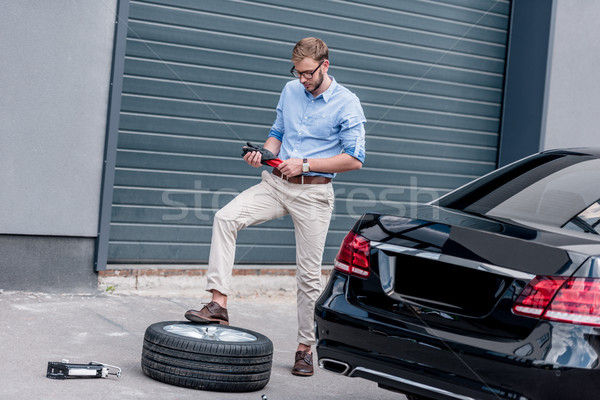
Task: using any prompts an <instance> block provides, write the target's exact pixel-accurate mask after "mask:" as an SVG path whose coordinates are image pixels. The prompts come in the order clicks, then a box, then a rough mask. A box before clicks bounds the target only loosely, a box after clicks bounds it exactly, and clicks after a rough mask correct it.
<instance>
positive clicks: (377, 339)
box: [315, 274, 600, 400]
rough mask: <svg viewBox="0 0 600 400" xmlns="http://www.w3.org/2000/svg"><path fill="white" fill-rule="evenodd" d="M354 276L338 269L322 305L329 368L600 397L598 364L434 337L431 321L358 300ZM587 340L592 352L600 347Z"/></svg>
mask: <svg viewBox="0 0 600 400" xmlns="http://www.w3.org/2000/svg"><path fill="white" fill-rule="evenodd" d="M346 279H347V277H346V276H345V275H342V274H334V275H332V280H331V281H330V283H329V285H328V288H327V290H326V291H325V292H324V294H323V295H322V296H321V298H320V299H319V301H318V303H317V306H316V309H315V321H316V329H317V351H318V356H319V365H320V366H322V368H324V369H326V370H329V371H332V372H336V373H341V374H344V375H346V376H350V377H361V378H365V379H369V380H371V381H375V382H377V383H379V384H380V385H381V386H384V387H386V388H392V389H395V390H398V391H401V392H404V393H414V394H420V395H423V396H428V397H432V398H435V399H476V400H487V399H490V400H498V399H511V400H552V399H560V400H564V399H597V398H598V393H600V379H599V378H600V372H599V370H598V369H596V368H598V365H597V363H595V364H594V365H590V366H589V368H565V367H563V366H560V365H558V361H557V364H556V365H552V364H549V362H548V360H547V359H545V360H533V359H531V358H529V359H527V358H523V357H516V356H515V355H514V354H504V353H502V352H493V351H490V350H489V349H482V348H481V347H475V346H472V345H468V344H465V342H464V341H463V342H462V343H459V342H457V341H453V340H452V339H451V338H449V337H451V335H450V336H449V337H444V338H442V337H440V336H437V337H436V336H432V334H431V331H428V330H427V329H426V328H425V327H422V326H416V325H410V324H409V323H404V322H402V321H398V320H393V321H390V320H387V319H385V318H384V317H381V316H378V315H376V314H374V313H373V312H371V311H370V310H366V309H363V308H361V307H359V306H356V305H354V304H351V303H350V302H348V301H347V299H346V296H345V293H343V292H344V291H343V289H342V288H343V287H345V284H344V283H345V280H346ZM551 328H552V327H550V328H549V330H550V334H551V333H552V329H551ZM586 343H587V342H586ZM571 344H572V343H571ZM565 345H570V344H569V343H565ZM587 347H588V348H586V349H584V350H585V351H586V352H589V351H595V349H594V348H592V347H591V346H589V345H588V346H587Z"/></svg>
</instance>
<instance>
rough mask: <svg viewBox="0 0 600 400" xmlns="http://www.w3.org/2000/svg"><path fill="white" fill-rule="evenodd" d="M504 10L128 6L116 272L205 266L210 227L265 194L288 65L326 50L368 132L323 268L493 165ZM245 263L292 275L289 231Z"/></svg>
mask: <svg viewBox="0 0 600 400" xmlns="http://www.w3.org/2000/svg"><path fill="white" fill-rule="evenodd" d="M509 10H510V2H509V1H496V0H436V1H434V0H431V1H417V0H404V1H397V0H362V1H323V0H305V1H302V2H298V1H293V0H261V1H229V0H202V1H197V0H156V1H131V4H130V19H129V31H128V32H129V33H128V40H127V48H126V61H125V76H124V84H123V94H122V108H121V117H120V118H121V119H120V129H119V143H118V154H117V167H116V174H115V187H114V200H113V209H112V222H111V233H110V244H109V262H112V263H116V262H138V261H139V262H181V263H185V262H205V261H206V260H207V258H208V251H209V247H210V236H211V225H212V217H213V215H214V213H215V212H216V210H218V209H219V208H220V207H222V206H223V205H224V204H226V203H227V202H228V201H229V200H230V199H231V198H232V197H233V196H234V195H235V194H236V193H238V192H240V191H242V190H243V189H245V188H247V187H249V186H251V185H252V184H255V183H257V182H258V181H259V175H260V171H259V170H256V169H254V168H251V167H248V166H247V165H246V164H245V163H244V161H243V160H242V159H241V157H240V154H241V147H242V145H243V143H244V142H245V141H247V140H249V141H253V142H256V143H263V142H264V140H265V138H266V135H267V133H268V130H269V128H270V126H271V124H272V122H273V120H274V118H275V111H274V109H275V106H276V104H277V100H278V98H279V93H280V90H281V89H282V88H283V86H284V84H285V83H286V82H287V81H288V80H289V79H292V78H291V76H290V75H289V73H288V71H289V69H290V67H291V62H290V54H291V49H292V47H293V45H294V43H295V42H296V41H297V40H298V39H300V38H302V37H305V36H317V37H320V38H322V39H324V40H325V41H326V42H327V44H328V45H329V47H330V59H331V65H332V66H331V68H330V74H331V75H333V76H335V78H336V79H337V81H338V82H340V83H342V84H344V85H345V86H346V87H348V88H349V89H350V90H352V91H354V92H355V93H356V94H357V95H358V97H359V98H360V99H361V102H362V104H363V107H364V110H365V114H366V116H367V119H368V121H369V122H368V124H367V126H366V131H367V158H366V163H365V165H364V167H363V168H362V169H361V170H360V171H353V172H350V173H345V174H340V175H338V177H337V178H336V180H335V183H334V188H335V191H336V195H337V200H336V210H335V215H334V218H333V221H332V224H331V229H330V233H329V236H328V240H327V247H326V251H325V255H324V262H326V263H330V262H332V260H333V257H334V256H335V253H336V252H337V249H338V247H339V244H340V242H341V239H342V237H343V235H345V233H346V232H347V230H348V228H349V227H351V226H352V224H353V222H354V221H355V219H356V217H357V216H358V215H359V214H361V213H362V212H364V211H367V210H370V209H376V208H379V207H380V206H390V207H392V208H394V209H396V210H399V211H402V210H403V208H404V205H405V203H406V202H410V201H415V200H417V201H427V200H430V199H431V198H432V197H433V196H436V195H441V194H443V193H446V192H447V191H448V190H450V189H452V188H455V187H457V186H459V185H461V184H464V183H466V182H467V181H469V180H471V179H473V178H475V177H477V176H480V175H482V174H484V173H486V172H488V171H490V170H492V169H494V168H495V166H496V151H497V143H498V132H499V122H500V111H501V99H502V85H503V79H504V64H505V54H506V43H507V29H508V21H509ZM236 258H237V262H238V263H255V262H261V263H293V262H294V259H295V252H294V234H293V225H292V223H291V221H290V219H289V218H285V219H282V220H276V221H272V222H269V223H266V224H263V225H260V226H256V227H251V228H248V229H246V230H244V231H242V232H241V233H240V235H239V238H238V250H237V256H236Z"/></svg>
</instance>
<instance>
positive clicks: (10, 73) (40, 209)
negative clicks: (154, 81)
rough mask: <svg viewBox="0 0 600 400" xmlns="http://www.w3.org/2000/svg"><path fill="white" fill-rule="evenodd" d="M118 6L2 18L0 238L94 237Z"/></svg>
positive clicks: (39, 7)
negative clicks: (1, 236)
mask: <svg viewBox="0 0 600 400" xmlns="http://www.w3.org/2000/svg"><path fill="white" fill-rule="evenodd" d="M115 10H116V0H102V1H71V0H46V1H39V0H19V1H8V2H4V3H3V5H2V12H1V13H0V37H2V40H1V41H0V54H1V57H0V87H1V88H2V92H1V93H2V95H1V96H0V121H2V123H1V124H0V171H1V172H0V209H1V210H2V212H1V213H0V234H19V235H51V236H77V237H95V236H97V232H98V208H99V199H100V184H101V178H102V165H103V152H104V140H105V128H106V110H107V106H108V92H109V80H110V70H111V61H112V48H113V35H114V28H115V24H114V21H115Z"/></svg>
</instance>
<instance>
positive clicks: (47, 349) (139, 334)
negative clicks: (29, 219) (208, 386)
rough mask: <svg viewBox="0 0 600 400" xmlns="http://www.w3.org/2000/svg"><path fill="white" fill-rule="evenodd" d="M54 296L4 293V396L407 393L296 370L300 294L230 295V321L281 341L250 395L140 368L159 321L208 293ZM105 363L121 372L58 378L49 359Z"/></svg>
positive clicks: (0, 301)
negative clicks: (171, 380) (176, 382)
mask: <svg viewBox="0 0 600 400" xmlns="http://www.w3.org/2000/svg"><path fill="white" fill-rule="evenodd" d="M112 289H114V288H112V287H110V288H109V290H106V288H103V290H100V289H99V290H98V291H97V292H92V293H83V294H51V293H27V292H11V291H2V292H0V320H1V321H2V329H0V354H1V356H2V357H1V360H2V362H1V363H0V399H36V400H37V399H57V400H58V399H60V400H82V399H119V400H127V399H161V400H162V399H164V400H169V399H178V400H185V399H207V400H217V399H218V400H227V399H229V400H237V399H250V400H261V398H262V396H263V395H264V396H266V398H267V399H268V400H284V399H292V400H295V399H332V400H333V399H336V400H337V399H347V400H352V399H357V400H358V399H361V400H362V399H374V400H379V399H381V400H386V399H395V400H403V399H404V396H402V395H400V394H397V393H393V392H390V391H386V390H383V389H380V388H378V387H377V385H376V384H375V383H373V382H370V381H366V380H363V379H360V378H348V377H344V376H338V375H336V374H333V373H331V372H328V371H324V370H320V369H319V368H316V371H315V375H314V376H312V377H296V376H294V375H292V374H291V373H290V371H291V367H292V363H293V359H294V353H295V350H296V342H295V338H296V306H295V297H294V296H292V295H290V294H289V293H283V294H282V293H280V292H274V293H271V294H269V293H264V292H263V293H260V294H256V295H251V294H248V295H243V296H236V297H231V298H230V300H229V307H228V308H229V316H230V319H231V324H232V325H234V326H238V327H243V328H247V329H251V330H253V331H256V332H260V333H262V334H264V335H266V336H267V337H269V338H270V339H271V341H272V342H273V345H274V354H273V367H272V372H271V378H270V381H269V383H268V384H267V386H266V387H265V388H264V389H263V390H261V391H259V392H252V393H222V392H209V391H203V390H195V389H187V388H182V387H178V386H172V385H169V384H166V383H162V382H159V381H156V380H153V379H151V378H149V377H147V376H146V375H145V374H144V373H143V372H142V369H141V367H140V360H141V352H142V343H143V338H144V332H145V330H146V328H147V327H148V326H149V325H151V324H153V323H155V322H161V321H183V320H184V318H183V313H184V312H185V310H187V309H189V308H197V307H199V306H201V303H202V302H203V301H206V300H208V297H207V296H206V295H205V294H202V293H199V294H198V295H196V294H193V295H191V294H190V293H189V292H177V291H175V292H168V293H164V292H161V291H160V290H158V289H157V290H154V291H153V290H146V291H143V292H138V291H136V290H128V291H120V290H114V291H113V290H112ZM63 359H67V360H69V362H71V363H84V364H87V363H88V362H91V361H98V362H101V363H104V364H109V365H114V366H117V367H119V368H121V369H122V375H121V377H120V378H117V377H116V376H112V375H111V376H109V377H107V378H87V379H82V378H79V379H67V380H54V379H49V378H47V377H46V368H47V365H48V362H49V361H61V360H63Z"/></svg>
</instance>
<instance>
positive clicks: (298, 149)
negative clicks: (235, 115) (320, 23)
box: [269, 76, 366, 178]
mask: <svg viewBox="0 0 600 400" xmlns="http://www.w3.org/2000/svg"><path fill="white" fill-rule="evenodd" d="M330 78H331V85H330V86H329V88H327V90H326V91H325V92H323V93H321V94H320V95H319V96H317V97H313V95H312V94H311V93H309V92H307V91H306V89H305V88H304V86H303V85H302V84H301V83H300V80H298V79H295V80H293V81H290V82H288V83H287V84H286V85H285V87H284V88H283V91H282V92H281V97H280V98H279V103H278V104H277V118H276V119H275V122H274V123H273V126H272V127H271V131H270V132H269V137H275V138H277V139H278V140H279V141H280V142H281V148H280V150H279V155H278V156H279V158H281V159H282V160H287V159H289V158H328V157H333V156H336V155H338V154H340V153H346V154H349V155H351V156H352V157H354V158H356V159H358V160H359V161H360V162H364V160H365V128H364V124H365V122H366V119H365V116H364V113H363V110H362V107H361V105H360V101H359V100H358V97H356V95H355V94H354V93H352V92H351V91H349V90H348V89H346V88H345V87H343V86H342V85H339V84H338V83H337V82H336V81H335V79H334V78H333V77H332V76H330ZM305 175H321V176H326V177H331V178H332V177H334V176H335V174H329V173H319V172H318V171H315V172H313V171H311V172H310V173H308V174H305Z"/></svg>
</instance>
